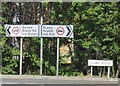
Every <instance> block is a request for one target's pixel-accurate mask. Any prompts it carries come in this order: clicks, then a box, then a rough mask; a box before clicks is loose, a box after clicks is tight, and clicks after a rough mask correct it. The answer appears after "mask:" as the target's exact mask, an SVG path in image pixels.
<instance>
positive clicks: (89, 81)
mask: <svg viewBox="0 0 120 86" xmlns="http://www.w3.org/2000/svg"><path fill="white" fill-rule="evenodd" d="M2 86H118V79H115V78H109V79H108V78H81V77H63V76H18V75H17V76H2Z"/></svg>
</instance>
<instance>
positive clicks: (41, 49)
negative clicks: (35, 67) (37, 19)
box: [40, 1, 43, 75]
mask: <svg viewBox="0 0 120 86" xmlns="http://www.w3.org/2000/svg"><path fill="white" fill-rule="evenodd" d="M41 5H42V6H41V25H42V24H43V16H42V15H43V1H41ZM42 64H43V38H42V37H41V39H40V75H42V70H43V69H42Z"/></svg>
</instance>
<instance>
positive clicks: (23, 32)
mask: <svg viewBox="0 0 120 86" xmlns="http://www.w3.org/2000/svg"><path fill="white" fill-rule="evenodd" d="M38 27H39V25H5V28H6V36H7V37H38V35H39V34H38Z"/></svg>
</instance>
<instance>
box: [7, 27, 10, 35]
mask: <svg viewBox="0 0 120 86" xmlns="http://www.w3.org/2000/svg"><path fill="white" fill-rule="evenodd" d="M10 28H11V26H9V27H8V29H7V32H8V34H9V35H10V31H9V30H10Z"/></svg>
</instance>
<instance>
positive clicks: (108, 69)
mask: <svg viewBox="0 0 120 86" xmlns="http://www.w3.org/2000/svg"><path fill="white" fill-rule="evenodd" d="M109 77H110V67H108V78H109Z"/></svg>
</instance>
